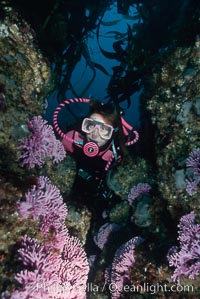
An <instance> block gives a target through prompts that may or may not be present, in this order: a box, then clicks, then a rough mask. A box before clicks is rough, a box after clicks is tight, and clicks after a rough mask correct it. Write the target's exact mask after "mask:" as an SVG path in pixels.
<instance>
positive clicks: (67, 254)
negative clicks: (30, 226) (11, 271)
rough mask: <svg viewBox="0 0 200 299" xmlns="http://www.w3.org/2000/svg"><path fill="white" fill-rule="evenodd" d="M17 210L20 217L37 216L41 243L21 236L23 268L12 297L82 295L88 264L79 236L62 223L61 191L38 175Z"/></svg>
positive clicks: (78, 298)
mask: <svg viewBox="0 0 200 299" xmlns="http://www.w3.org/2000/svg"><path fill="white" fill-rule="evenodd" d="M19 212H20V215H21V216H22V218H27V217H31V216H32V218H34V219H35V220H39V222H40V227H39V231H40V236H41V239H42V243H38V241H37V240H36V239H32V238H29V237H28V236H26V235H25V236H24V237H22V240H21V243H20V248H19V250H18V254H19V260H20V261H21V263H22V265H23V267H24V269H23V270H22V271H21V272H19V273H18V274H17V275H16V280H17V281H18V282H19V284H20V285H21V289H19V290H16V291H14V292H13V293H12V295H11V299H21V298H30V299H35V298H44V299H52V298H59V299H85V298H86V282H87V277H88V272H89V265H88V261H87V258H86V253H85V251H84V249H83V247H82V244H81V242H80V240H79V239H77V238H76V237H73V236H70V235H69V232H68V229H67V228H66V226H65V222H64V221H65V217H66V215H67V207H66V205H65V204H64V203H63V200H62V197H61V195H60V191H59V190H58V189H57V188H56V187H55V186H53V185H51V182H50V180H49V179H48V178H46V177H39V178H38V184H37V185H36V186H34V187H33V188H32V189H31V190H30V191H29V192H28V193H27V194H26V201H25V202H22V203H20V204H19Z"/></svg>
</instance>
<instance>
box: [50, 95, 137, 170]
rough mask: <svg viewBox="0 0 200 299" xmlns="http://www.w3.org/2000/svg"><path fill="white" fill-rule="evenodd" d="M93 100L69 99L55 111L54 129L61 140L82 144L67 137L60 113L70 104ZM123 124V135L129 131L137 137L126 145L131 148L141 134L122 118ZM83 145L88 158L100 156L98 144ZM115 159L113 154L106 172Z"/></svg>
mask: <svg viewBox="0 0 200 299" xmlns="http://www.w3.org/2000/svg"><path fill="white" fill-rule="evenodd" d="M90 101H91V100H90V99H85V98H74V99H69V100H66V101H64V102H63V103H61V104H60V105H59V106H58V107H57V108H56V110H55V112H54V114H53V125H54V128H55V130H56V132H57V133H58V134H59V135H60V137H61V138H65V139H67V140H69V141H70V142H72V143H75V144H80V142H79V141H76V140H74V139H72V138H70V137H68V136H67V135H66V133H64V132H63V131H62V130H61V129H60V127H59V125H58V114H59V112H60V110H61V109H62V108H63V107H64V106H65V105H70V104H74V103H89V102H90ZM102 105H104V103H102ZM121 122H122V128H123V133H124V135H125V136H128V135H129V131H132V132H133V133H134V135H135V138H134V139H133V140H130V141H128V142H126V143H125V145H126V146H129V145H132V144H134V143H136V142H137V141H138V139H139V134H138V132H137V131H135V130H134V129H133V127H132V126H131V125H129V124H128V123H127V122H126V121H125V120H124V118H123V117H121ZM82 145H83V152H84V154H85V155H86V156H88V157H95V156H97V155H98V154H99V151H100V149H99V146H98V144H96V143H95V142H92V141H89V142H86V143H85V144H82ZM117 150H119V148H117ZM114 157H115V153H113V157H112V159H111V160H110V161H108V163H107V165H106V167H105V170H108V169H109V166H110V164H111V162H112V160H113V158H114Z"/></svg>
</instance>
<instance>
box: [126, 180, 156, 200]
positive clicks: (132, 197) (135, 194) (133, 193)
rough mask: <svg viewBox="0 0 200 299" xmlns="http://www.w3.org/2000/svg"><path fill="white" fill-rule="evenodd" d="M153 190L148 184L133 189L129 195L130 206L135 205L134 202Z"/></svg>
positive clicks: (138, 185)
mask: <svg viewBox="0 0 200 299" xmlns="http://www.w3.org/2000/svg"><path fill="white" fill-rule="evenodd" d="M150 190H151V186H150V185H149V184H147V183H139V184H137V185H136V186H134V187H133V188H131V190H130V192H129V194H128V202H129V204H130V205H133V202H134V200H135V199H136V198H137V197H138V196H140V195H142V194H145V193H149V191H150Z"/></svg>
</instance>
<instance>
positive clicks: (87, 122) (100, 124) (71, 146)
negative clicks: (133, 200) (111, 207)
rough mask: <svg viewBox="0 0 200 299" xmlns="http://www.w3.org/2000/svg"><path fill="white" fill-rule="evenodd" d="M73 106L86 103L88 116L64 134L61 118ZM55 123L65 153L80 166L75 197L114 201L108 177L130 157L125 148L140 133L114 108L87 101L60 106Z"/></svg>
mask: <svg viewBox="0 0 200 299" xmlns="http://www.w3.org/2000/svg"><path fill="white" fill-rule="evenodd" d="M74 103H87V104H88V105H89V113H88V115H87V116H86V117H85V118H83V120H82V121H81V123H80V124H79V123H78V124H76V126H75V127H74V128H73V129H72V130H70V131H68V132H66V133H65V132H63V131H62V130H61V129H60V127H59V124H58V115H59V112H60V110H61V109H62V108H63V107H64V106H65V105H71V104H74ZM53 123H54V127H55V129H56V131H57V133H58V134H59V135H60V137H61V138H62V143H63V145H64V148H65V150H66V151H67V152H68V153H69V154H71V155H72V156H73V157H74V159H75V161H76V163H77V176H76V179H75V183H74V188H73V190H74V194H75V195H76V196H78V197H80V196H81V197H85V198H86V201H90V200H92V198H93V196H95V198H98V197H99V198H104V199H108V198H110V197H112V194H113V193H112V191H111V190H110V189H109V188H108V186H107V184H106V176H107V173H108V171H109V170H110V169H111V168H113V167H115V166H117V165H118V164H119V163H120V162H121V161H122V158H123V157H124V156H125V155H126V154H127V149H126V146H129V145H132V144H134V143H136V142H137V141H138V139H139V135H138V132H137V131H135V130H134V129H133V127H132V126H131V125H129V124H128V123H127V122H126V121H125V120H124V118H123V117H122V116H121V114H120V112H118V111H117V108H116V106H115V105H113V104H111V103H107V104H104V103H101V102H99V101H95V100H90V99H85V98H74V99H69V100H66V101H65V102H63V103H61V104H60V105H59V106H58V107H57V108H56V110H55V112H54V116H53Z"/></svg>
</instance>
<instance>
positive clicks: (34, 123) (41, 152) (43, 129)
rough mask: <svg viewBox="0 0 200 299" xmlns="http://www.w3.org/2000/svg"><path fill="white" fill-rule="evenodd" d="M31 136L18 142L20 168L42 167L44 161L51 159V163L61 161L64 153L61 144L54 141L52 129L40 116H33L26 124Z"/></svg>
mask: <svg viewBox="0 0 200 299" xmlns="http://www.w3.org/2000/svg"><path fill="white" fill-rule="evenodd" d="M28 128H29V130H30V132H31V134H30V135H29V136H28V137H27V138H23V139H21V140H20V145H19V147H18V149H19V150H20V151H21V153H20V155H19V159H20V166H22V167H27V168H34V167H35V166H39V167H42V166H43V165H44V163H45V161H46V159H48V158H49V159H52V161H53V163H58V162H60V161H62V160H63V159H64V158H65V156H66V152H65V149H64V147H63V145H62V143H61V142H60V141H59V140H57V139H56V137H55V134H54V131H53V127H52V126H51V125H48V123H47V121H46V120H44V119H43V118H42V117H41V116H35V117H33V119H32V120H31V121H29V122H28Z"/></svg>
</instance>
